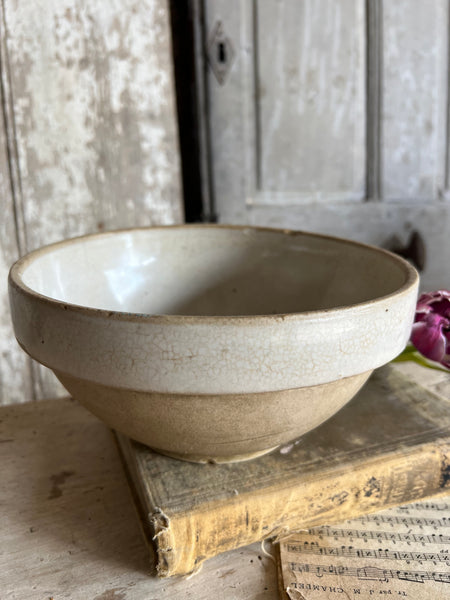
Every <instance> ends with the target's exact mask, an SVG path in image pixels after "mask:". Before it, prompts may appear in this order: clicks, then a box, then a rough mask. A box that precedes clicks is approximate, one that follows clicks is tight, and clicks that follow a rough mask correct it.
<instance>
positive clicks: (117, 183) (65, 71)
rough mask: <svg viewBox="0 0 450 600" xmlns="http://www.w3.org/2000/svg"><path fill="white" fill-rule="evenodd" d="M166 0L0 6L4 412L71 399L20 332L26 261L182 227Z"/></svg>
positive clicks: (41, 0) (9, 1) (0, 365)
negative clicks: (112, 234)
mask: <svg viewBox="0 0 450 600" xmlns="http://www.w3.org/2000/svg"><path fill="white" fill-rule="evenodd" d="M170 38H171V35H170V15H169V10H168V3H167V0H112V1H111V2H102V1H101V0H91V1H89V2H88V1H86V0H36V1H33V2H19V1H18V0H3V1H2V2H1V3H0V42H1V43H0V100H1V102H0V110H1V112H2V115H1V119H0V209H1V210H0V404H1V403H10V402H19V401H24V400H29V399H31V398H37V399H38V398H42V397H44V398H45V397H51V396H55V395H59V394H61V393H64V394H66V392H64V391H63V390H62V388H61V386H60V385H59V384H58V382H57V381H56V379H55V378H54V376H53V374H52V373H51V372H50V371H48V370H47V369H44V368H43V367H42V368H41V367H39V366H38V365H37V364H36V363H35V362H34V361H31V360H30V359H28V357H27V356H26V355H25V353H24V352H23V351H22V350H21V349H20V348H19V346H18V344H17V342H16V340H15V339H14V335H13V332H12V326H11V317H10V313H9V305H8V298H7V274H8V270H9V267H10V266H11V264H12V263H13V262H14V261H15V260H17V258H18V257H19V256H20V255H23V254H25V253H26V252H28V251H30V250H33V249H35V248H37V247H39V246H42V245H44V244H48V243H51V242H54V241H56V240H61V239H63V238H68V237H73V236H75V235H81V234H85V233H91V232H97V231H102V230H109V229H117V228H122V227H132V226H144V225H150V224H170V223H177V222H181V221H182V220H183V209H182V202H181V185H180V167H179V155H178V130H177V120H176V113H175V93H174V84H173V78H172V70H173V65H172V53H171V39H170Z"/></svg>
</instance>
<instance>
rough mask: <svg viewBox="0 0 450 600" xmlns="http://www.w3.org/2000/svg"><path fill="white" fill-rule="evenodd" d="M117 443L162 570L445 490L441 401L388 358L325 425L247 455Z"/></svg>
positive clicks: (448, 406)
mask: <svg viewBox="0 0 450 600" xmlns="http://www.w3.org/2000/svg"><path fill="white" fill-rule="evenodd" d="M255 418H257V415H255ZM118 441H119V447H120V449H121V452H122V455H123V458H124V463H125V466H126V468H127V471H128V474H129V479H130V482H131V483H132V487H133V488H134V491H135V495H136V498H137V499H138V504H139V509H140V513H141V515H142V520H143V523H144V526H145V530H146V531H147V534H148V537H149V539H151V541H152V544H153V545H154V548H155V552H156V557H157V571H158V574H159V575H160V576H162V577H167V576H171V575H183V574H188V573H191V572H193V571H195V570H196V569H198V568H199V566H200V565H201V563H202V562H203V561H204V560H205V559H207V558H209V557H212V556H214V555H216V554H219V553H221V552H224V551H226V550H230V549H233V548H237V547H240V546H245V545H247V544H250V543H253V542H255V541H259V540H263V539H267V538H278V539H280V538H283V537H286V536H287V535H288V534H289V533H290V532H294V531H298V530H300V529H304V528H306V527H313V526H316V525H322V524H325V523H327V524H330V523H333V522H336V521H340V520H343V519H349V518H355V517H358V516H361V515H364V514H369V513H372V512H374V511H377V510H380V509H382V508H387V507H392V506H398V505H401V504H405V503H407V502H411V501H414V500H418V499H422V498H426V497H431V496H433V495H438V494H440V493H444V492H446V491H447V493H448V491H449V490H450V403H449V402H448V401H447V400H445V399H444V398H442V397H440V396H437V395H435V394H433V393H431V392H429V391H427V390H426V389H424V388H422V387H420V386H418V385H416V384H414V383H412V382H410V381H408V380H407V379H406V378H405V377H404V376H403V375H401V374H400V373H398V372H396V371H395V369H394V368H393V367H392V366H390V365H388V366H386V367H383V368H381V369H378V370H377V371H376V372H374V374H373V375H372V376H371V378H370V380H369V381H368V383H367V384H366V385H365V386H364V388H363V389H362V390H361V391H360V392H359V394H358V395H357V396H356V397H355V398H354V399H353V400H352V401H351V402H350V403H349V404H347V405H346V406H345V407H344V408H343V409H341V411H340V412H339V413H337V414H336V415H335V416H334V417H332V418H331V419H330V420H328V421H327V422H326V423H324V424H323V425H321V426H320V427H318V428H317V429H315V430H314V431H312V432H310V433H309V434H307V435H305V436H303V437H302V438H301V439H299V440H297V441H295V442H294V443H292V444H291V445H289V446H287V447H284V448H280V449H278V450H276V451H274V452H272V453H271V454H268V455H266V456H262V457H260V458H258V459H255V460H252V461H248V462H243V463H235V464H219V465H217V464H206V465H200V464H194V463H188V462H183V461H179V460H175V459H172V458H169V457H166V456H162V455H160V454H157V453H155V452H153V451H152V450H150V449H149V448H147V447H146V446H143V445H142V444H138V443H136V442H133V441H131V440H129V439H128V438H126V437H124V436H122V435H118Z"/></svg>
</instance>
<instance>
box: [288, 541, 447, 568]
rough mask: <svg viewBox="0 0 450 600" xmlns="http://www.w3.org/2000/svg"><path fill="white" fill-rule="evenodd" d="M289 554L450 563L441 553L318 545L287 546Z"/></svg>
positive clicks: (445, 555)
mask: <svg viewBox="0 0 450 600" xmlns="http://www.w3.org/2000/svg"><path fill="white" fill-rule="evenodd" d="M287 551H288V552H296V553H301V554H314V555H317V556H345V557H349V558H375V559H384V560H408V561H410V560H415V561H420V562H427V561H434V562H440V563H449V566H450V555H449V554H444V553H440V552H410V551H407V550H406V551H405V550H388V549H385V550H383V549H381V548H379V549H371V548H354V547H353V546H341V547H340V548H324V547H323V546H319V545H318V544H314V543H312V544H309V543H308V542H306V543H304V544H287Z"/></svg>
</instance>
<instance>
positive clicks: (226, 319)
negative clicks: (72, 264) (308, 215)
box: [8, 223, 419, 325]
mask: <svg viewBox="0 0 450 600" xmlns="http://www.w3.org/2000/svg"><path fill="white" fill-rule="evenodd" d="M175 229H186V230H187V229H191V230H194V229H199V230H204V229H229V230H235V231H244V232H245V231H255V232H268V233H276V234H284V235H288V236H295V237H297V236H303V237H305V236H306V237H312V238H319V239H325V240H329V241H333V242H337V243H339V244H345V245H349V246H356V247H358V248H364V249H366V250H369V251H371V252H374V253H377V254H382V255H384V256H385V258H386V259H388V260H390V261H392V262H395V263H396V264H397V265H398V266H399V267H401V268H402V270H403V272H404V274H405V280H404V282H403V284H402V285H401V286H400V287H398V288H397V289H396V290H394V291H393V292H391V293H389V294H385V295H383V296H377V297H375V298H373V299H371V300H366V301H364V302H357V303H354V304H346V305H340V306H333V307H332V308H324V309H317V310H310V311H303V312H293V313H276V314H257V315H177V314H152V313H137V312H126V311H119V310H110V309H105V308H95V307H92V306H86V305H82V304H75V303H71V302H67V301H63V300H58V299H56V298H52V297H51V296H47V295H45V294H41V293H40V292H37V291H35V290H34V289H33V288H30V287H29V286H28V285H27V284H25V282H24V281H23V278H22V274H23V272H24V271H25V269H26V267H27V266H28V265H29V264H30V263H31V262H33V261H34V260H36V259H37V258H39V256H41V255H43V254H48V253H49V252H51V251H52V250H54V249H55V248H61V247H64V246H68V245H71V244H76V243H80V242H82V241H83V240H91V239H97V238H104V237H112V236H114V235H117V234H125V233H132V232H135V231H164V230H175ZM418 283H419V274H418V272H417V270H416V269H415V268H414V267H413V266H412V265H411V264H410V263H409V262H408V261H407V260H405V259H404V258H402V257H401V256H398V255H397V254H394V253H393V252H390V251H389V250H385V249H384V248H380V247H378V246H374V245H371V244H366V243H363V242H357V241H355V240H350V239H347V238H341V237H338V236H333V235H327V234H322V233H315V232H311V231H302V230H294V229H287V228H276V227H264V226H254V225H228V224H221V223H220V224H217V223H186V224H175V225H157V226H151V225H150V226H143V227H128V228H121V229H113V230H109V231H102V232H96V233H88V234H84V235H79V236H75V237H71V238H67V239H64V240H60V241H57V242H53V243H51V244H46V245H44V246H41V247H39V248H37V249H36V250H32V251H30V252H28V253H26V254H25V255H24V256H22V257H21V258H19V259H18V260H17V261H16V262H15V263H14V264H13V265H12V266H11V268H10V270H9V274H8V284H9V286H10V287H12V288H15V289H16V290H17V291H19V292H21V293H23V294H25V295H26V296H28V297H30V298H32V299H34V300H36V301H38V302H40V303H44V304H47V305H49V306H52V307H54V308H60V309H62V310H65V311H68V310H70V311H71V312H75V313H79V314H80V313H81V314H84V315H86V316H97V317H106V318H108V319H114V320H118V321H128V322H130V321H132V322H149V323H168V322H170V323H173V324H176V323H180V324H188V323H196V324H200V323H205V324H208V323H215V324H221V325H226V324H228V323H235V322H236V321H247V322H251V323H252V324H259V323H263V322H275V321H277V320H283V321H285V320H286V319H288V320H290V319H292V320H303V319H305V320H311V319H317V318H320V317H321V316H324V315H327V316H330V317H331V316H333V315H337V314H342V315H344V314H346V313H347V312H350V311H351V312H353V311H355V310H362V311H364V310H366V309H367V308H370V307H374V306H376V305H378V304H380V303H384V302H385V301H387V300H389V299H393V298H398V297H399V296H401V295H403V294H407V293H408V292H410V291H411V290H412V289H413V288H414V287H415V286H418Z"/></svg>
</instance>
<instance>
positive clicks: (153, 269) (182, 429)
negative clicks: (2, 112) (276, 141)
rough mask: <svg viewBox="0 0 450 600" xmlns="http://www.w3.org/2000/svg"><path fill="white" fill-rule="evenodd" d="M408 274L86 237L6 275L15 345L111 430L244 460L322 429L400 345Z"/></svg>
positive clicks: (190, 241) (205, 245)
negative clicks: (54, 377) (54, 374)
mask: <svg viewBox="0 0 450 600" xmlns="http://www.w3.org/2000/svg"><path fill="white" fill-rule="evenodd" d="M417 286H418V277H417V274H416V272H415V271H414V269H413V268H412V267H410V266H409V265H408V263H406V262H405V261H403V260H402V259H400V258H398V257H395V256H393V255H391V254H389V253H387V252H384V251H382V250H379V249H376V248H371V247H368V246H362V245H359V244H355V243H353V242H348V241H344V240H337V239H334V238H328V237H323V236H316V235H312V234H304V233H298V232H297V233H295V232H286V231H280V230H269V229H257V228H246V227H224V226H181V227H166V228H150V229H140V230H129V231H122V232H112V233H107V234H100V235H95V236H87V237H84V238H79V239H75V240H69V241H67V242H64V243H61V244H57V245H53V246H50V247H47V248H43V249H41V250H39V251H37V252H34V253H32V254H30V255H28V256H26V257H25V258H23V259H22V260H21V261H19V262H18V263H16V265H15V266H14V267H13V268H12V270H11V273H10V300H11V310H12V315H13V322H14V328H15V333H16V337H17V339H18V341H19V343H20V344H21V346H22V347H23V348H24V349H25V350H26V351H27V352H28V353H29V354H30V355H31V356H32V357H34V358H35V359H37V360H38V361H40V362H41V363H43V364H44V365H47V366H48V367H50V368H51V369H53V370H54V372H55V373H56V375H57V376H58V377H59V379H60V380H61V381H62V383H63V384H64V385H65V386H66V387H67V389H68V390H69V392H70V393H71V394H72V395H73V396H74V397H75V398H78V399H79V400H80V402H81V403H82V404H84V405H85V406H86V407H87V408H88V409H89V410H91V411H92V412H93V413H94V414H96V415H97V416H99V417H100V418H101V419H103V420H104V421H105V422H106V423H108V424H109V425H110V426H112V427H114V428H116V429H118V430H120V431H122V432H123V433H125V434H127V435H129V436H130V437H133V438H135V439H137V440H139V441H141V442H144V443H146V444H148V445H149V446H152V447H153V448H155V449H157V450H159V451H161V452H164V453H167V454H170V455H171V456H176V457H179V458H184V459H186V460H194V461H200V462H205V461H211V460H212V461H224V460H225V461H226V460H243V459H249V458H253V457H254V456H256V455H258V454H261V453H264V452H267V451H269V450H270V449H272V448H273V447H274V446H277V445H279V444H283V443H286V442H288V441H290V440H293V439H295V438H296V437H298V436H300V435H303V434H304V433H306V432H307V431H308V430H310V429H311V428H314V427H316V426H317V425H318V424H320V423H321V422H323V421H324V420H325V419H327V418H329V417H330V416H332V415H333V414H334V413H335V412H336V411H337V410H339V409H340V407H341V406H343V405H344V404H345V403H346V402H348V400H350V399H351V398H352V397H353V395H354V394H355V393H356V391H357V390H358V389H359V387H360V386H361V385H362V384H363V383H364V381H365V380H366V379H367V377H368V376H369V374H370V372H371V371H372V370H373V369H374V368H376V367H378V366H381V365H382V364H384V363H386V362H388V361H389V360H391V359H392V358H394V356H396V355H397V354H398V353H399V352H400V351H401V350H402V349H403V348H404V346H405V344H406V342H407V340H408V337H409V333H410V329H411V325H412V321H413V316H414V309H415V303H416V296H417Z"/></svg>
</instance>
